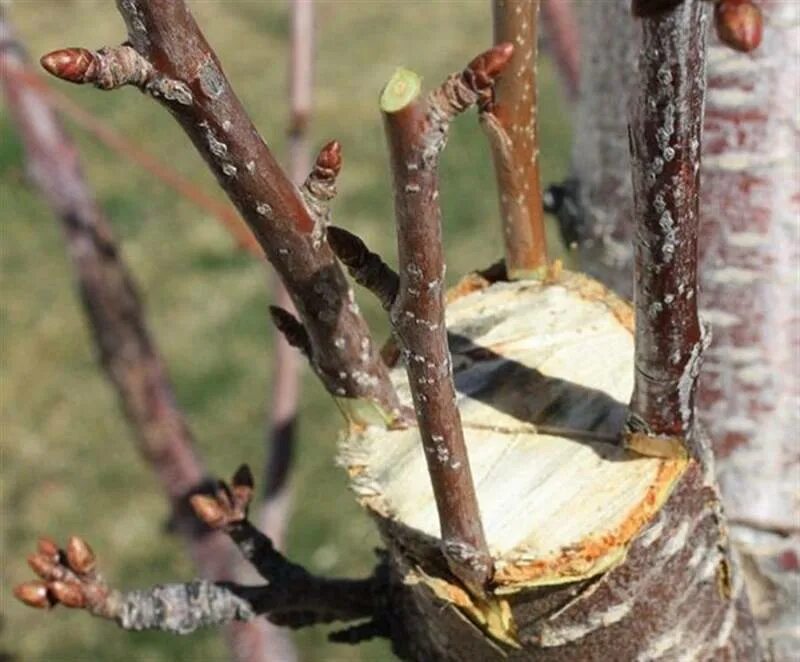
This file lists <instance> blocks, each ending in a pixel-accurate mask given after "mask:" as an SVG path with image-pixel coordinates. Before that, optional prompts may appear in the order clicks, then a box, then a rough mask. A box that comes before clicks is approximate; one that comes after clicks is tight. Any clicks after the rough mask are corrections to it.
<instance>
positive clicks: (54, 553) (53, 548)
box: [36, 537, 60, 562]
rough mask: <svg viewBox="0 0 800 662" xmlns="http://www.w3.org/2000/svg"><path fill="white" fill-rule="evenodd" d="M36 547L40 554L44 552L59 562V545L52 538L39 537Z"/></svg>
mask: <svg viewBox="0 0 800 662" xmlns="http://www.w3.org/2000/svg"><path fill="white" fill-rule="evenodd" d="M36 549H37V550H38V551H39V553H40V554H44V555H45V556H47V557H48V558H49V559H50V560H52V561H53V562H58V560H59V558H60V553H59V549H58V545H57V544H56V542H55V541H54V540H53V539H52V538H46V537H43V538H39V541H38V542H37V544H36Z"/></svg>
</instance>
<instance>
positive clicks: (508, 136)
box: [480, 0, 547, 278]
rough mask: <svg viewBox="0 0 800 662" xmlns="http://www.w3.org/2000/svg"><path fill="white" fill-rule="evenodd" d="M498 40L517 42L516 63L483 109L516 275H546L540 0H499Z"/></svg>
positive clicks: (511, 273) (496, 11)
mask: <svg viewBox="0 0 800 662" xmlns="http://www.w3.org/2000/svg"><path fill="white" fill-rule="evenodd" d="M493 6H494V43H495V44H503V43H511V44H513V45H514V52H513V55H512V56H511V61H510V62H509V63H508V66H506V67H505V68H504V69H503V72H502V73H501V74H500V76H498V79H497V82H496V84H495V86H494V96H493V98H491V99H486V101H485V102H484V103H482V108H481V114H480V119H481V126H482V127H483V129H484V132H485V133H486V135H487V137H488V139H489V145H490V146H491V149H492V156H493V159H494V169H495V175H496V177H497V189H498V194H499V196H500V215H501V218H502V227H503V240H504V242H505V252H506V270H507V272H508V275H509V277H510V278H524V277H526V276H532V275H533V276H542V275H543V270H544V269H545V268H546V266H547V246H546V239H545V233H544V215H543V214H544V212H543V209H542V189H541V185H540V183H539V138H538V134H537V125H536V123H537V118H536V71H537V48H538V41H537V24H538V14H539V0H496V1H495V2H494V5H493Z"/></svg>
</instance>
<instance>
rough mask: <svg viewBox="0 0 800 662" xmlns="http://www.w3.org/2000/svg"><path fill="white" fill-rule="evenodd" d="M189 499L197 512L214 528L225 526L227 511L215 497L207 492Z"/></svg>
mask: <svg viewBox="0 0 800 662" xmlns="http://www.w3.org/2000/svg"><path fill="white" fill-rule="evenodd" d="M189 501H190V503H191V504H192V508H194V512H195V514H196V515H197V516H198V517H199V518H200V519H201V520H202V521H203V522H205V523H206V524H208V526H210V527H211V528H212V529H218V528H220V527H221V526H224V524H225V521H226V516H225V511H224V510H223V509H222V507H221V506H220V505H219V503H217V500H216V499H215V498H214V497H212V496H208V495H207V494H195V495H194V496H193V497H192V498H191V499H190V500H189Z"/></svg>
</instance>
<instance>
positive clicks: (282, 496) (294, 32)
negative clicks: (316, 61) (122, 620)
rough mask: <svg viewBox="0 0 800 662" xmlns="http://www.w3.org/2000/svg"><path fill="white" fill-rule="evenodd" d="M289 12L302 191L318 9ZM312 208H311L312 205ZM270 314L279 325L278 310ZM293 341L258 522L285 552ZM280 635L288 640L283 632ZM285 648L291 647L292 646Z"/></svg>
mask: <svg viewBox="0 0 800 662" xmlns="http://www.w3.org/2000/svg"><path fill="white" fill-rule="evenodd" d="M289 11H290V30H289V66H288V71H287V80H288V88H289V99H288V101H289V122H288V127H287V134H288V135H287V137H288V142H289V158H288V174H289V178H290V179H291V180H292V181H293V182H294V183H295V184H297V185H301V184H302V183H303V181H304V180H305V179H306V177H308V174H309V172H310V170H311V168H312V164H311V150H310V148H309V139H308V131H307V127H308V118H309V115H310V113H311V99H312V92H313V87H312V74H313V56H314V4H313V2H312V0H292V2H291V4H290V10H289ZM340 165H341V164H340ZM306 204H308V201H307V200H306ZM317 227H319V228H320V229H324V226H322V225H321V224H318V225H317ZM272 290H273V302H274V304H275V306H277V307H280V308H281V309H283V310H284V311H285V312H286V313H287V314H289V315H292V314H293V313H295V312H296V311H295V308H294V304H293V303H292V298H291V296H290V295H289V292H288V291H287V290H286V287H284V285H283V283H282V282H281V280H280V278H275V279H273V283H272ZM270 310H271V311H272V317H273V319H275V311H274V309H273V307H271V308H270ZM301 328H302V327H301ZM302 331H303V335H304V336H305V341H304V344H303V346H302V347H300V350H301V351H303V352H304V353H306V355H307V356H310V355H311V349H310V347H308V345H309V341H308V334H306V333H305V329H304V328H303V329H302ZM287 340H288V339H287V338H285V337H284V334H277V335H275V336H274V340H273V344H272V346H273V366H274V367H273V370H272V393H271V405H270V425H269V430H268V432H267V462H266V463H265V468H264V495H263V501H262V504H261V511H260V513H259V519H258V521H259V522H260V525H261V528H262V529H264V531H265V532H266V533H267V535H269V536H270V538H272V540H273V541H274V542H275V545H276V546H277V547H279V548H282V547H283V540H284V537H285V535H286V528H287V525H288V520H289V510H290V508H291V503H290V502H291V489H290V485H289V473H290V469H291V464H292V458H293V455H294V448H295V444H296V441H295V435H296V430H297V402H298V398H299V391H300V372H299V367H300V366H299V361H298V356H297V352H296V351H295V350H294V348H293V347H292V344H293V343H291V342H287ZM295 347H297V345H295ZM275 634H276V636H283V635H281V634H280V633H278V632H276V633H275ZM284 638H285V637H284ZM284 643H285V644H288V645H291V642H289V641H286V642H284ZM276 657H277V656H276ZM294 657H296V655H294Z"/></svg>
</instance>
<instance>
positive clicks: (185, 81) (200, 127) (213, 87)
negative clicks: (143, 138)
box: [42, 0, 401, 418]
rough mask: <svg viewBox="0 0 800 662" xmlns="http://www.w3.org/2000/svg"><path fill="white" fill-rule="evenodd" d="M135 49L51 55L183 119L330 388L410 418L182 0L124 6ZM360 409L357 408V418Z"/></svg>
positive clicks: (62, 68)
mask: <svg viewBox="0 0 800 662" xmlns="http://www.w3.org/2000/svg"><path fill="white" fill-rule="evenodd" d="M117 6H118V8H119V11H120V13H121V14H122V16H123V18H124V19H125V21H126V23H127V25H128V33H129V40H130V45H127V44H126V45H122V46H118V47H113V48H103V49H100V50H98V51H89V50H86V49H82V48H71V49H66V50H60V51H55V52H53V53H50V54H49V55H46V56H44V57H43V58H42V65H43V66H44V67H45V69H47V70H48V71H49V72H50V73H52V74H53V75H55V76H57V77H59V78H62V79H64V80H68V81H72V82H75V83H93V84H94V85H95V86H97V87H99V88H101V89H115V88H118V87H120V86H122V85H134V86H136V87H138V88H140V89H141V90H142V91H144V92H146V93H148V94H149V95H151V96H153V97H155V98H157V99H158V100H159V101H161V102H162V103H163V104H164V105H165V106H166V107H167V108H168V109H169V110H170V112H171V113H172V115H173V116H174V117H175V118H176V119H177V120H178V122H179V123H180V125H181V126H182V127H183V129H184V131H185V132H186V134H187V135H188V136H189V138H190V139H191V140H192V142H193V143H194V145H195V147H196V149H197V151H198V152H199V153H200V154H201V155H202V156H203V158H204V159H205V160H206V162H207V163H208V164H209V166H210V167H211V169H212V170H213V172H214V174H215V175H216V177H217V179H218V181H219V184H220V186H221V187H222V188H223V190H224V191H225V192H226V193H227V195H228V197H229V198H230V199H231V201H232V202H233V203H234V205H236V207H237V209H238V210H239V212H240V213H241V214H242V217H243V218H244V219H245V221H246V222H247V224H248V225H249V226H250V228H251V230H252V231H253V233H254V234H255V235H256V238H257V239H258V242H259V244H260V245H261V247H262V249H263V250H264V252H265V253H266V255H267V258H268V259H269V261H270V262H271V263H272V265H273V266H274V267H275V269H276V271H277V272H278V274H279V275H280V277H281V279H282V280H283V282H284V284H285V285H286V289H287V290H288V291H289V294H290V295H291V297H292V300H293V302H294V304H295V306H296V307H297V310H298V312H299V315H300V318H301V319H302V322H303V324H304V326H305V328H306V331H307V333H308V336H309V339H310V344H311V348H312V357H311V359H312V364H313V366H314V369H315V371H316V372H317V374H318V375H319V377H320V378H321V380H322V381H323V383H324V384H325V387H326V388H327V390H328V391H329V392H330V393H331V394H333V395H335V396H339V397H341V398H343V400H344V402H345V404H349V403H347V400H354V399H355V400H366V401H371V402H374V403H375V404H377V405H378V406H379V407H380V409H381V410H382V412H383V413H385V414H386V416H388V417H395V418H396V417H398V416H401V414H400V408H399V405H398V400H397V396H396V393H395V391H394V389H393V387H392V385H391V383H390V381H389V378H388V373H387V369H386V367H385V366H384V364H383V363H382V361H381V359H380V356H379V353H378V350H377V348H376V347H374V346H373V343H372V339H371V338H370V335H369V330H368V329H367V326H366V322H365V321H364V319H363V318H362V316H361V315H360V313H359V312H358V309H357V308H356V306H355V305H354V303H353V301H352V293H351V292H350V290H349V288H348V285H347V280H346V278H345V276H344V274H343V273H342V271H341V269H340V267H339V265H338V263H337V262H336V259H335V257H334V255H333V253H332V251H331V250H330V247H329V245H328V243H327V240H326V238H325V228H324V227H322V226H321V222H320V221H319V220H316V222H315V219H314V217H313V216H312V214H311V213H310V212H309V209H308V208H307V206H306V204H305V202H304V201H303V199H302V197H301V195H300V194H299V192H298V190H297V188H296V187H295V186H294V184H293V183H292V182H291V181H290V180H289V178H288V177H287V176H286V174H285V173H284V172H283V170H282V169H281V167H280V166H279V165H278V163H277V161H276V160H275V158H274V157H273V155H272V153H271V152H270V150H269V148H268V147H267V146H266V144H265V143H264V141H263V140H262V138H261V136H260V135H259V133H258V131H257V130H256V128H255V127H254V126H253V123H252V122H251V121H250V118H249V117H248V116H247V113H246V112H245V110H244V108H243V107H242V105H241V103H240V101H239V99H238V98H237V97H236V95H235V93H234V92H233V90H232V89H231V86H230V84H229V83H228V80H227V79H226V77H225V74H224V73H223V71H222V67H221V65H220V63H219V61H218V59H217V57H216V54H215V53H214V51H213V50H212V49H211V47H210V46H209V45H208V43H207V42H206V40H205V37H204V36H203V34H202V32H201V31H200V29H199V28H198V26H197V24H196V23H195V21H194V18H193V17H192V15H191V14H190V12H189V10H188V9H187V7H186V4H185V3H184V2H182V1H181V0H118V2H117ZM354 412H355V408H350V414H351V415H357V414H355V413H354Z"/></svg>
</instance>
